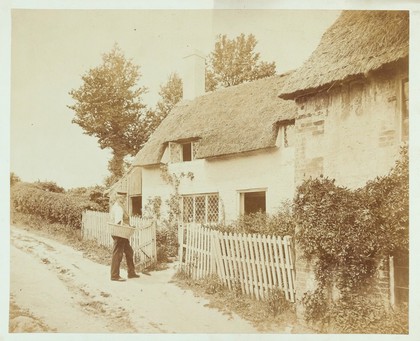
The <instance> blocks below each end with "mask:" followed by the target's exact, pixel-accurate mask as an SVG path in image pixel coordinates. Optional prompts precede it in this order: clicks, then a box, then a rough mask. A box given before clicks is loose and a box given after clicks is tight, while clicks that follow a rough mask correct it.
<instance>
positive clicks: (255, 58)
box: [206, 33, 276, 91]
mask: <svg viewBox="0 0 420 341" xmlns="http://www.w3.org/2000/svg"><path fill="white" fill-rule="evenodd" d="M257 43H258V42H257V40H256V39H255V36H254V35H252V34H250V35H248V36H245V34H243V33H242V34H241V35H239V36H237V37H236V38H234V39H229V38H227V36H226V35H219V36H218V37H217V41H216V43H215V45H214V51H213V52H211V54H210V56H209V57H208V60H207V70H206V91H213V90H215V89H217V88H219V87H229V86H232V85H238V84H241V83H244V82H250V81H253V80H256V79H259V78H264V77H269V76H273V75H274V74H275V73H276V64H275V63H274V62H272V63H267V62H261V61H259V59H260V54H259V53H257V52H255V51H254V49H255V46H256V45H257Z"/></svg>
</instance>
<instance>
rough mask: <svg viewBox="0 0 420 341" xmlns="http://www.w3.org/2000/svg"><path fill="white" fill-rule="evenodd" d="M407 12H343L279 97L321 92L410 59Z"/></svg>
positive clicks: (286, 84)
mask: <svg viewBox="0 0 420 341" xmlns="http://www.w3.org/2000/svg"><path fill="white" fill-rule="evenodd" d="M408 37H409V15H408V12H407V11H343V13H342V14H341V15H340V17H339V18H338V19H337V21H336V22H335V23H334V24H333V25H332V26H331V27H330V28H329V29H328V30H327V31H326V32H325V33H324V35H323V37H322V39H321V42H320V44H319V45H318V47H317V48H316V50H315V51H314V52H313V53H312V55H311V56H310V58H309V59H308V60H307V61H306V62H305V63H304V64H303V65H302V67H300V68H299V69H297V70H296V72H294V73H293V75H291V77H289V78H288V80H287V82H286V83H285V85H284V86H283V87H282V88H281V91H280V97H281V98H283V99H294V98H296V97H299V96H300V95H303V94H305V93H311V92H317V91H322V90H323V89H327V88H329V87H331V86H333V85H334V83H335V82H339V81H345V80H346V79H350V78H353V77H355V76H357V75H360V74H364V73H366V72H369V71H373V70H376V69H379V68H381V67H382V66H383V65H385V64H389V63H392V62H395V61H397V60H399V59H402V58H408V40H409V39H408Z"/></svg>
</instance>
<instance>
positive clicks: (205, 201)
mask: <svg viewBox="0 0 420 341" xmlns="http://www.w3.org/2000/svg"><path fill="white" fill-rule="evenodd" d="M182 200H183V201H182V207H183V213H182V219H183V222H184V223H190V222H195V223H217V222H218V221H219V195H218V194H202V195H188V196H183V197H182Z"/></svg>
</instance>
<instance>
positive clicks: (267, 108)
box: [134, 75, 296, 166]
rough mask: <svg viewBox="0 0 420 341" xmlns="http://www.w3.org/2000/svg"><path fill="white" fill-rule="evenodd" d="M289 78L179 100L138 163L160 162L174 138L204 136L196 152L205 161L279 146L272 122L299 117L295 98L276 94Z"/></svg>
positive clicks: (145, 147)
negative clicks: (285, 97)
mask: <svg viewBox="0 0 420 341" xmlns="http://www.w3.org/2000/svg"><path fill="white" fill-rule="evenodd" d="M287 77H288V76H285V75H280V76H273V77H269V78H265V79H260V80H257V81H254V82H250V83H246V84H241V85H238V86H233V87H229V88H225V89H220V90H217V91H214V92H212V93H207V94H205V95H203V96H200V97H198V98H196V99H195V100H192V101H182V102H180V103H179V104H178V105H176V106H175V107H174V108H173V110H172V111H171V112H170V114H169V115H168V116H167V117H166V118H165V119H164V120H163V122H162V123H161V124H160V126H159V127H158V128H157V129H156V131H155V132H154V133H153V134H152V135H151V137H150V139H149V141H148V142H147V143H146V144H145V145H144V147H143V148H142V149H141V150H140V152H139V153H138V154H137V156H136V158H135V161H134V164H137V165H142V166H146V165H156V164H159V163H160V162H161V159H162V156H163V154H164V152H165V148H166V147H167V145H168V143H169V142H182V141H191V140H194V139H196V140H199V147H198V151H197V155H196V156H197V158H201V159H202V158H213V157H217V156H221V155H230V154H235V153H243V152H247V151H252V150H260V149H264V148H269V147H274V146H275V142H276V137H277V130H276V129H275V127H273V124H274V123H276V122H278V121H281V120H286V119H294V117H295V113H296V107H295V104H294V103H293V102H288V101H283V100H281V99H279V98H278V96H277V89H278V88H279V87H281V86H282V84H283V83H284V81H285V79H286V78H287Z"/></svg>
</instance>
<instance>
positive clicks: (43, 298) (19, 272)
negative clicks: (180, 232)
mask: <svg viewBox="0 0 420 341" xmlns="http://www.w3.org/2000/svg"><path fill="white" fill-rule="evenodd" d="M10 248H11V256H10V257H11V259H10V260H11V274H10V287H11V289H10V291H11V292H10V294H11V300H12V303H13V305H14V306H17V307H19V309H23V310H26V311H27V312H28V314H27V315H28V316H30V317H27V316H26V317H25V316H13V318H12V319H11V320H10V328H11V331H15V332H33V331H44V332H60V333H61V332H62V333H65V332H74V333H107V332H116V333H257V330H256V329H254V327H253V326H252V325H250V324H249V323H248V322H247V321H245V320H242V319H240V318H239V317H238V316H235V315H233V316H227V315H224V314H222V313H221V312H219V311H217V310H215V309H211V308H208V307H206V304H207V303H208V302H206V301H205V300H204V299H202V298H197V297H194V296H193V294H192V293H191V292H190V291H188V290H187V291H186V290H183V289H180V288H179V287H177V286H176V285H175V284H173V283H170V281H171V278H172V275H173V274H174V272H175V264H173V265H172V267H171V268H169V269H168V270H164V271H156V272H152V273H151V274H150V276H147V275H142V276H141V277H140V278H139V279H130V280H128V281H126V282H113V281H110V279H109V267H107V266H104V265H100V264H97V263H94V262H92V261H91V260H89V259H87V258H84V257H83V254H82V253H81V252H80V251H76V250H74V249H73V248H71V247H68V246H66V245H63V244H60V243H58V242H57V241H54V240H50V239H46V238H43V237H41V236H39V235H37V234H33V233H31V232H29V231H26V230H23V229H19V228H16V227H12V228H11V247H10ZM122 275H124V276H125V275H126V273H124V272H122ZM15 315H16V314H15Z"/></svg>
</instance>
